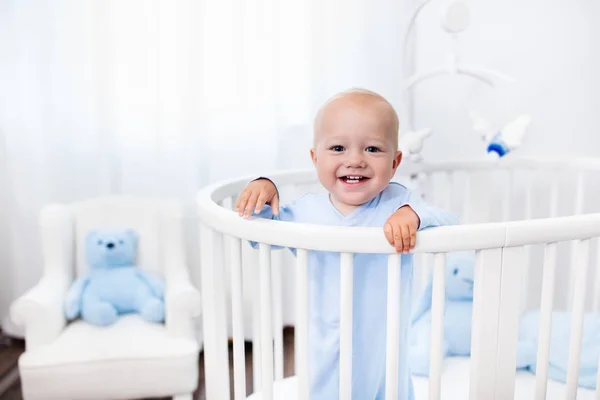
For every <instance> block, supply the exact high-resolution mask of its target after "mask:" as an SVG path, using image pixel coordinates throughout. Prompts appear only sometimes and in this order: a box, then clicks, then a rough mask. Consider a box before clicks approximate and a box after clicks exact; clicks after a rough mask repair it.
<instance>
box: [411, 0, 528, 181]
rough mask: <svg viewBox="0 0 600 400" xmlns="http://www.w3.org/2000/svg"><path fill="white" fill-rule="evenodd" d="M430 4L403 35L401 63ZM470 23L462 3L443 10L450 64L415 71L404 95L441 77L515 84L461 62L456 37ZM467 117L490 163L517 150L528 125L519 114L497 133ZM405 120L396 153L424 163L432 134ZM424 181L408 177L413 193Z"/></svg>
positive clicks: (484, 121)
mask: <svg viewBox="0 0 600 400" xmlns="http://www.w3.org/2000/svg"><path fill="white" fill-rule="evenodd" d="M430 2H431V0H425V1H423V2H422V3H421V4H420V5H419V6H418V7H417V9H416V10H415V11H414V13H413V15H412V17H411V18H410V21H409V23H408V27H407V30H406V34H405V35H404V45H403V55H404V56H403V60H407V59H408V57H407V48H408V39H409V37H410V33H411V31H412V29H413V27H414V24H415V21H416V19H417V17H418V16H419V14H420V13H421V11H422V10H423V8H425V6H426V5H427V4H428V3H430ZM469 20H470V12H469V8H468V7H467V4H466V3H465V2H464V1H463V0H454V1H452V2H450V3H449V4H448V5H446V6H445V7H444V8H443V9H442V12H441V15H440V24H441V27H442V29H443V30H444V31H445V32H446V33H447V34H448V35H449V36H450V40H451V46H450V56H451V57H450V63H449V65H447V66H443V67H440V68H434V69H430V70H426V71H422V72H419V71H417V72H415V73H414V74H413V75H411V76H409V77H407V78H406V79H405V81H406V83H405V85H404V90H405V92H408V91H410V90H411V89H412V88H413V87H415V86H416V85H417V84H419V83H421V82H423V81H425V80H427V79H431V78H435V77H438V76H440V75H457V74H458V75H465V76H468V77H471V78H473V79H476V80H479V81H481V82H483V83H485V84H486V85H488V86H490V87H492V88H494V87H496V86H502V85H507V84H512V83H514V82H515V79H513V78H512V77H510V76H507V75H505V74H503V73H501V72H498V71H495V70H492V69H489V68H485V67H482V66H479V65H465V64H463V63H462V62H461V61H460V57H459V52H458V34H459V33H461V32H464V31H465V30H466V29H467V27H468V26H469ZM405 62H406V61H405ZM407 114H408V113H407ZM469 115H470V117H471V120H472V126H473V130H474V131H475V133H476V134H477V135H478V136H479V137H480V139H481V140H482V141H483V142H484V143H486V144H487V146H486V156H487V158H489V159H490V160H492V161H493V160H499V159H501V158H502V157H505V156H506V155H507V154H509V153H511V152H513V151H514V150H517V149H518V148H519V147H520V146H521V143H522V141H523V136H524V134H525V131H526V129H527V127H528V126H529V124H530V123H531V116H530V115H528V114H522V115H519V116H518V117H517V118H516V119H514V120H512V121H510V122H508V123H507V124H506V125H505V126H504V127H502V128H501V129H497V128H495V127H493V126H492V125H491V123H490V122H489V120H487V119H486V118H484V117H482V116H480V115H478V114H477V113H476V112H475V111H473V110H470V111H469ZM405 120H406V121H408V132H407V133H406V134H404V135H403V136H402V137H401V138H400V140H399V150H400V151H402V153H403V154H404V156H405V157H406V158H407V159H408V160H410V161H412V162H415V163H421V162H423V157H422V155H421V151H422V149H423V145H424V143H425V141H426V140H427V139H428V138H429V137H431V136H432V134H433V131H432V130H431V128H423V129H415V128H414V126H413V122H412V121H411V120H410V118H409V116H408V115H407V116H406V118H405ZM424 179H425V176H424V175H423V174H413V175H411V176H410V181H411V186H412V187H413V189H415V190H418V187H419V186H420V185H421V184H423V181H424Z"/></svg>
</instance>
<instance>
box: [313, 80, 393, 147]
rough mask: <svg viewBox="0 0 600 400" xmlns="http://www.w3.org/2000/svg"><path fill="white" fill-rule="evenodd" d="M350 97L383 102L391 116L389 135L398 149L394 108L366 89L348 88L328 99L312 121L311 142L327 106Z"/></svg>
mask: <svg viewBox="0 0 600 400" xmlns="http://www.w3.org/2000/svg"><path fill="white" fill-rule="evenodd" d="M352 95H358V96H365V97H372V98H373V99H374V100H376V101H380V102H383V103H384V104H385V105H386V106H387V107H388V109H389V112H390V114H391V118H392V129H391V132H390V135H392V140H393V143H394V149H397V148H398V132H399V129H400V120H399V118H398V114H397V113H396V110H394V107H393V106H392V105H391V104H390V102H389V101H387V100H386V98H385V97H383V96H382V95H380V94H378V93H375V92H373V91H372V90H368V89H364V88H350V89H347V90H344V91H343V92H339V93H337V94H335V95H333V96H332V97H330V98H329V99H328V100H327V101H326V102H325V103H324V104H323V105H322V106H321V107H320V108H319V111H317V115H316V116H315V120H314V126H313V141H315V140H316V133H317V130H318V126H319V122H320V120H321V117H322V116H323V112H324V111H325V109H326V108H327V106H328V105H329V104H330V103H332V102H334V101H335V100H338V99H341V98H344V97H346V96H352Z"/></svg>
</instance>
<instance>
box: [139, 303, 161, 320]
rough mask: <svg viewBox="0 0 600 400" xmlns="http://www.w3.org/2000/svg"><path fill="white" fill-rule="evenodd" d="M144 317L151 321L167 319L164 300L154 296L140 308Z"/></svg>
mask: <svg viewBox="0 0 600 400" xmlns="http://www.w3.org/2000/svg"><path fill="white" fill-rule="evenodd" d="M140 314H141V315H142V317H143V318H144V319H145V320H146V321H149V322H162V321H164V319H165V306H164V304H163V302H162V301H160V300H158V299H156V298H152V299H150V300H148V301H146V303H145V304H144V306H143V307H142V309H141V310H140Z"/></svg>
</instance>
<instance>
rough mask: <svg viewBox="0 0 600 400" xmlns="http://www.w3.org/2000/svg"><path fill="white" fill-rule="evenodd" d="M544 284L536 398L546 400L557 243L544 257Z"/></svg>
mask: <svg viewBox="0 0 600 400" xmlns="http://www.w3.org/2000/svg"><path fill="white" fill-rule="evenodd" d="M543 274H544V275H543V282H542V306H541V310H540V327H539V341H538V350H537V361H536V365H537V371H536V377H535V398H536V399H537V400H544V399H545V398H546V390H547V384H548V362H549V357H550V333H551V331H550V328H551V326H552V309H553V307H554V305H553V301H554V287H555V276H556V243H548V244H547V245H546V249H545V255H544V272H543Z"/></svg>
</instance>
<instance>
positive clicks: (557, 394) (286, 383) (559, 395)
mask: <svg viewBox="0 0 600 400" xmlns="http://www.w3.org/2000/svg"><path fill="white" fill-rule="evenodd" d="M413 383H414V386H415V398H416V400H426V399H428V394H429V381H428V379H427V378H423V377H417V376H415V377H413ZM296 386H297V381H296V377H290V378H286V379H284V380H282V381H277V382H275V385H274V388H273V391H274V393H273V394H274V398H275V399H278V400H284V399H285V400H295V399H296ZM566 387H567V386H566V385H565V384H563V383H560V382H556V381H552V380H549V381H548V389H547V391H546V400H559V399H560V400H564V399H565V398H566ZM441 398H442V399H453V400H454V399H460V400H463V399H468V398H469V358H467V357H451V358H447V359H446V360H445V361H444V373H443V375H442V396H441ZM514 398H515V400H531V399H534V398H535V375H533V374H532V373H530V372H525V371H517V378H516V381H515V397H514ZM595 398H596V397H595V395H594V391H593V390H590V389H584V388H579V390H578V391H577V400H594V399H595ZM248 400H262V395H261V393H260V392H258V393H254V394H252V395H250V396H249V397H248Z"/></svg>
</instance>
